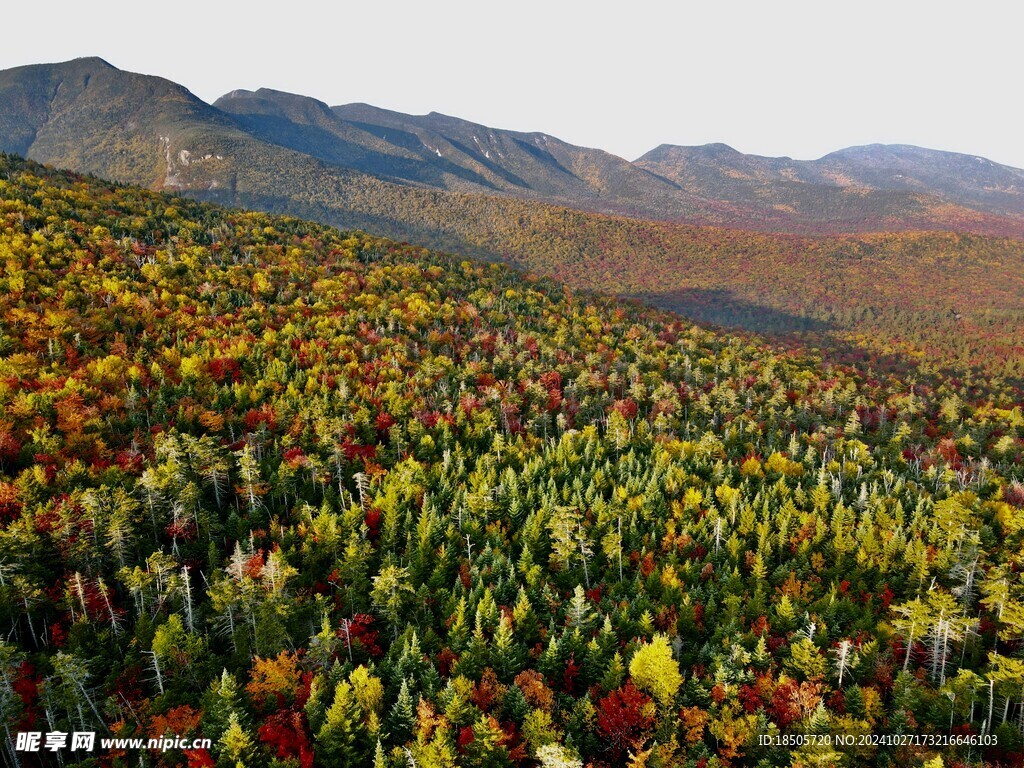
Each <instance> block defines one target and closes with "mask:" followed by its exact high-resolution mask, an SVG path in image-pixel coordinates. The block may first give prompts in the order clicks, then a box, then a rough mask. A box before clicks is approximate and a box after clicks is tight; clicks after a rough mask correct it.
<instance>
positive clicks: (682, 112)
mask: <svg viewBox="0 0 1024 768" xmlns="http://www.w3.org/2000/svg"><path fill="white" fill-rule="evenodd" d="M1014 5H1015V4H1013V3H1007V2H1005V0H1000V2H985V1H980V2H979V0H975V1H974V2H972V3H970V4H967V3H963V4H957V5H956V6H955V7H954V6H952V4H950V7H948V8H947V7H945V6H946V4H945V3H943V2H938V1H935V0H933V1H932V2H916V1H912V2H907V1H902V0H888V2H875V0H859V2H855V3H854V2H846V3H840V2H837V0H831V1H830V0H815V1H814V2H789V1H786V0H782V1H776V2H769V1H767V0H761V1H760V2H728V1H726V2H721V1H718V2H716V1H715V0H705V2H701V3H690V2H675V3H673V2H670V1H669V2H666V1H665V0H662V1H661V2H646V0H626V1H625V2H618V3H614V4H612V3H605V2H600V1H599V0H598V1H595V0H592V1H591V2H577V1H575V0H571V1H569V2H566V1H563V0H546V1H545V2H537V1H536V0H519V1H518V2H505V3H495V2H487V0H481V1H478V2H415V3H414V2H379V1H378V2H373V1H372V0H363V1H362V2H344V0H342V1H341V2H334V3H331V2H328V0H321V2H307V1H306V0H291V1H290V2H287V3H275V4H274V5H273V6H272V7H270V8H262V9H261V8H260V7H259V6H256V5H254V4H252V3H239V2H219V1H218V0H205V2H196V1H195V0H175V1H174V2H165V3H148V2H144V1H143V2H140V1H139V0H134V2H113V1H109V0H108V1H103V0H98V1H97V0H93V1H92V2H76V3H66V2H62V3H42V2H35V3H17V4H10V5H9V6H8V7H6V8H5V9H4V27H5V34H4V36H3V38H4V39H3V45H2V46H0V68H3V69H6V68H8V67H13V66H18V65H21V64H29V63H38V62H44V61H62V60H65V59H70V58H75V57H78V56H89V55H95V56H102V57H103V58H105V59H107V60H108V61H109V62H110V63H112V64H114V65H115V66H117V67H120V68H122V69H128V70H133V71H137V72H144V73H147V74H154V75H160V76H163V77H166V78H169V79H171V80H174V81H176V82H179V83H181V84H182V85H185V86H186V87H188V88H189V89H190V90H192V91H193V92H194V93H195V94H196V95H198V96H199V97H201V98H203V99H205V100H207V101H213V100H214V99H216V98H217V97H218V96H220V95H222V94H223V93H226V92H227V91H229V90H233V89H235V88H248V89H254V88H258V87H261V86H265V87H270V88H277V89H280V90H286V91H292V92H297V93H303V94H306V95H309V96H315V97H317V98H319V99H322V100H323V101H326V102H328V103H329V104H342V103H348V102H354V101H365V102H369V103H371V104H376V105H378V106H382V107H387V108H391V109H396V110H400V111H402V112H411V113H424V112H430V111H438V112H444V113H447V114H453V115H457V116H459V117H464V118H467V119H470V120H475V121H477V122H480V123H484V124H487V125H491V126H494V127H499V128H511V129H517V130H526V131H533V130H537V131H544V132H547V133H550V134H553V135H555V136H558V137H560V138H562V139H565V140H566V141H569V142H572V143H574V144H582V145H585V146H593V147H601V148H604V149H607V150H609V151H611V152H615V153H616V154H619V155H622V156H624V157H626V158H628V159H631V160H632V159H634V158H635V157H637V156H638V155H640V154H642V153H644V152H646V151H647V150H649V149H651V148H653V147H655V146H657V145H658V144H661V143H672V144H703V143H707V142H712V141H723V142H726V143H727V144H730V145H732V146H734V147H736V148H737V149H739V150H741V151H744V152H753V153H758V154H766V155H790V156H792V157H796V158H801V159H806V158H813V157H819V156H820V155H822V154H825V153H827V152H829V151H832V150H834V149H838V148H840V147H844V146H849V145H852V144H867V143H872V142H886V143H907V144H919V145H922V146H926V147H933V148H937V149H948V150H955V151H960V152H968V153H971V154H978V155H985V156H987V157H989V158H991V159H993V160H996V161H999V162H1003V163H1007V164H1010V165H1016V166H1019V167H1024V131H1022V127H1021V118H1022V117H1024V106H1022V98H1021V80H1020V76H1021V74H1022V71H1024V67H1022V58H1021V51H1022V46H1021V30H1022V29H1024V26H1022V23H1021V22H1022V21H1024V19H1022V18H1021V12H1020V11H1015V10H1014V9H1013V6H1014Z"/></svg>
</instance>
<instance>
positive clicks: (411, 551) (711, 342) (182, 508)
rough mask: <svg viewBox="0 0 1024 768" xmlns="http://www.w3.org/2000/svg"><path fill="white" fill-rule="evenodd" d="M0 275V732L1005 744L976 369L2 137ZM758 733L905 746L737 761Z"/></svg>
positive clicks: (928, 750)
mask: <svg viewBox="0 0 1024 768" xmlns="http://www.w3.org/2000/svg"><path fill="white" fill-rule="evenodd" d="M0 264H2V265H3V272H2V275H0V408H2V411H0V629H2V633H3V638H4V639H3V641H2V642H0V707H2V718H0V719H2V720H3V722H4V724H5V726H6V729H7V734H10V733H12V732H14V731H17V730H38V731H50V730H58V729H59V730H63V731H73V730H96V731H98V732H99V733H100V734H101V735H106V734H118V735H145V736H147V737H148V736H151V735H152V736H158V735H163V734H165V733H171V734H174V735H181V736H194V735H203V736H205V737H208V738H210V739H212V741H213V746H212V748H211V749H210V750H208V751H207V750H197V751H191V752H189V753H187V754H183V753H181V752H174V751H171V752H167V753H165V754H163V755H160V754H151V755H146V756H145V761H146V762H145V764H146V765H186V764H187V765H192V766H231V767H232V768H235V767H237V766H248V767H249V768H257V767H260V766H277V767H278V768H283V767H284V766H289V767H290V768H295V767H296V766H298V767H301V768H308V767H309V766H324V767H325V768H326V767H327V766H331V767H332V768H333V767H335V766H369V765H373V766H375V768H381V767H390V768H399V766H402V767H403V768H404V767H405V766H411V765H416V766H418V767H419V768H442V767H446V766H537V765H541V766H546V767H548V768H554V767H555V766H577V767H581V766H583V765H589V766H594V767H595V768H599V767H600V766H613V765H614V766H620V765H632V766H680V767H681V766H687V768H690V767H692V766H701V767H702V768H707V767H708V766H740V765H763V766H785V765H848V766H860V765H893V764H900V765H904V766H916V765H922V764H924V763H925V762H926V761H927V764H928V765H929V766H936V765H954V764H969V765H979V764H982V763H983V762H987V764H989V765H996V764H1001V765H1019V764H1020V762H1021V757H1022V727H1024V689H1022V688H1024V686H1022V680H1024V660H1022V658H1021V650H1022V648H1024V586H1022V583H1021V579H1020V571H1021V569H1022V567H1024V484H1022V479H1024V478H1022V477H1021V475H1022V449H1024V442H1022V438H1024V416H1022V412H1021V397H1020V392H1019V391H1016V390H1012V389H1009V388H1006V389H1003V386H1002V385H1001V384H1000V383H999V382H998V380H994V381H993V382H990V383H987V384H986V385H984V386H982V385H978V384H971V383H968V382H966V381H963V380H957V379H949V378H939V377H935V376H931V375H929V373H928V370H927V369H923V370H917V372H916V373H915V372H913V369H912V372H910V373H907V374H906V375H904V376H901V377H899V378H892V379H889V378H885V377H878V378H867V377H864V376H862V375H861V374H859V373H857V372H856V371H855V370H854V369H848V368H845V367H842V366H837V365H827V364H825V363H824V362H823V361H822V360H820V359H817V358H815V357H813V356H809V355H798V354H795V353H785V352H782V351H773V349H771V348H770V347H769V346H768V345H766V344H765V343H764V342H763V341H760V340H758V339H757V338H754V337H744V336H731V335H725V334H715V333H711V332H708V331H706V330H702V329H701V328H699V327H695V326H692V325H691V324H690V323H688V322H685V321H683V320H681V319H680V318H679V317H678V316H676V315H672V314H669V313H665V312H661V311H658V310H654V309H648V308H643V307H640V306H636V305H631V304H623V303H620V302H618V301H616V300H614V299H611V298H603V297H601V296H598V295H591V294H586V293H580V292H576V291H574V290H570V289H568V288H565V287H562V286H561V285H559V284H556V283H554V282H552V281H549V280H546V279H534V278H528V277H524V276H523V275H521V274H519V273H517V272H515V271H513V270H512V269H510V268H509V267H507V266H503V265H498V264H487V263H481V262H477V261H471V260H462V259H459V258H453V257H449V256H445V255H443V254H439V253H434V252H430V251H426V250H423V249H420V248H414V247H409V246H403V245H397V244H395V243H394V242H391V241H388V240H384V239H380V238H376V237H373V236H369V235H364V234H354V233H346V232H339V231H337V230H333V229H330V228H327V227H324V226H321V225H316V224H311V223H307V222H304V221H301V220H298V219H293V218H282V217H275V216H270V215H266V214H261V213H248V212H239V211H230V210H223V209H219V208H216V207H212V206H208V205H203V204H200V203H197V202H193V201H190V200H187V199H184V198H178V197H170V196H166V195H161V194H157V193H153V192H148V191H144V190H141V189H137V188H131V187H120V186H116V185H113V184H110V183H107V182H102V181H98V180H96V179H92V178H82V177H78V176H75V175H72V174H68V173H59V172H54V171H47V170H44V169H43V168H41V167H40V166H37V165H34V164H32V163H26V162H25V161H22V160H19V159H16V158H12V157H3V158H2V159H0ZM797 734H819V735H822V734H853V735H857V734H878V735H893V734H896V735H899V734H904V735H906V734H909V735H916V736H921V737H926V736H934V737H936V738H939V737H941V738H946V739H947V742H945V743H943V742H933V743H932V744H928V743H926V742H925V741H924V740H923V738H922V740H920V741H919V742H918V743H916V744H913V743H911V744H905V745H903V746H898V747H892V746H871V745H861V746H855V747H853V748H849V749H844V750H841V751H840V750H836V749H834V748H828V747H826V746H823V745H816V746H805V747H800V748H797V749H791V748H788V747H784V746H778V745H776V746H761V745H760V742H759V737H761V736H770V737H781V736H787V735H797ZM968 736H973V737H984V740H985V741H987V742H989V743H990V744H991V743H992V742H997V743H996V744H995V745H994V746H987V747H984V748H982V747H979V746H973V747H972V746H967V745H964V746H956V744H957V740H958V739H959V740H960V741H961V742H962V741H965V740H966V737H968ZM3 738H4V739H5V740H6V744H5V759H6V760H8V762H13V761H14V760H15V759H16V758H15V753H14V752H13V751H12V750H11V743H10V740H9V736H7V735H5V736H3ZM949 739H951V740H952V744H950V743H949V741H948V740H949ZM32 757H42V758H47V757H49V755H46V754H43V755H41V756H39V755H37V756H28V757H26V756H25V755H21V761H22V762H21V764H22V765H30V764H31V763H29V762H27V760H28V759H29V758H32ZM937 759H940V760H939V762H936V760H937ZM942 761H945V762H942ZM139 762H140V758H139V756H137V755H134V754H121V755H104V756H103V757H102V759H99V757H98V756H97V759H96V761H95V764H96V765H115V766H129V765H131V766H136V765H139Z"/></svg>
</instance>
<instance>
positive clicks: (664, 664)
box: [629, 634, 683, 707]
mask: <svg viewBox="0 0 1024 768" xmlns="http://www.w3.org/2000/svg"><path fill="white" fill-rule="evenodd" d="M629 674H630V677H632V678H633V682H634V683H635V684H636V686H637V688H640V689H641V690H643V691H646V692H647V693H649V694H651V696H653V697H654V698H655V700H656V701H657V702H658V703H659V704H660V705H661V706H663V707H668V706H669V705H670V704H671V703H672V700H673V699H674V698H675V695H676V692H677V691H678V690H679V686H681V685H682V684H683V676H682V675H681V674H680V672H679V664H678V663H677V662H676V660H675V659H674V658H673V657H672V646H671V645H669V642H668V637H666V636H665V635H662V634H657V635H655V636H654V637H653V638H652V639H651V642H649V643H646V644H644V645H641V646H640V647H639V648H637V650H636V652H635V653H634V654H633V658H632V659H631V660H630V662H629Z"/></svg>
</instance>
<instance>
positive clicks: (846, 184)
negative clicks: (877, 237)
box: [635, 144, 1024, 217]
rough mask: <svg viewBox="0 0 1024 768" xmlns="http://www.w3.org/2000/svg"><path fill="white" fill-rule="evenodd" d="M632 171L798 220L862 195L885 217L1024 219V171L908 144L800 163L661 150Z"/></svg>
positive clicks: (731, 152) (728, 151) (712, 151)
mask: <svg viewBox="0 0 1024 768" xmlns="http://www.w3.org/2000/svg"><path fill="white" fill-rule="evenodd" d="M635 165H637V166H639V167H641V168H644V169H646V170H648V171H650V172H651V173H654V174H657V175H659V176H663V177H664V178H666V179H670V180H671V181H673V182H674V183H676V184H677V185H679V187H680V188H681V189H684V190H686V191H688V192H689V193H691V194H693V195H696V196H701V197H707V198H713V199H717V200H722V201H728V202H731V203H734V204H737V205H740V206H747V207H750V208H756V207H759V206H760V207H761V208H763V209H766V210H767V209H768V208H774V209H776V210H782V211H788V212H793V213H795V214H797V215H800V214H803V213H805V212H806V211H811V212H814V211H815V210H819V211H824V210H828V209H829V208H830V207H833V206H837V205H838V207H839V209H840V210H841V209H842V207H843V201H844V199H847V198H858V197H860V198H864V197H865V196H870V197H874V198H876V199H877V201H878V203H879V204H880V205H882V206H883V208H882V209H881V210H887V211H888V212H889V213H892V212H896V211H898V210H899V209H900V207H902V206H905V207H906V210H907V212H908V213H910V212H912V211H914V207H915V205H914V204H915V203H916V205H917V206H918V207H920V208H921V209H923V210H927V209H928V208H929V206H931V207H933V208H934V207H936V205H937V204H941V207H942V208H947V209H948V207H949V206H960V207H966V208H971V209H973V210H976V211H978V212H982V213H986V214H990V215H994V216H1014V217H1019V216H1022V215H1024V171H1022V170H1020V169H1017V168H1011V167H1009V166H1005V165H999V164H998V163H993V162H992V161H991V160H987V159H985V158H982V157H976V156H973V155H963V154H958V153H954V152H941V151H937V150H931V149H922V148H921V147H913V146H907V145H883V144H873V145H869V146H863V147H850V148H847V149H843V150H840V151H838V152H833V153H831V154H829V155H826V156H825V157H822V158H820V159H818V160H809V161H801V160H793V159H791V158H788V157H760V156H757V155H745V154H743V153H741V152H738V151H736V150H735V149H733V148H732V147H729V146H727V145H725V144H708V145H705V146H700V147H680V146H673V145H669V144H663V145H662V146H660V147H657V148H656V149H653V150H651V151H650V152H648V153H647V154H645V155H643V156H642V157H640V158H639V159H638V160H637V161H636V163H635ZM886 201H887V202H886ZM837 212H838V211H837ZM947 212H949V211H947Z"/></svg>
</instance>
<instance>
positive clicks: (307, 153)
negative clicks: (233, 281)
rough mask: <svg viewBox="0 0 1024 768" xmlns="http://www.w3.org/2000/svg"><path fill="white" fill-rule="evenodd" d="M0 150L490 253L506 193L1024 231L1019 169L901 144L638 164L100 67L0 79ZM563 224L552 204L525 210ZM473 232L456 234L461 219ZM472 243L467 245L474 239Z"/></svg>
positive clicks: (778, 227) (692, 150)
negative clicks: (493, 223) (209, 97)
mask: <svg viewBox="0 0 1024 768" xmlns="http://www.w3.org/2000/svg"><path fill="white" fill-rule="evenodd" d="M0 149H2V150H3V151H7V152H11V153H16V154H20V155H24V156H27V157H29V158H32V159H34V160H38V161H41V162H44V163H50V164H54V165H59V166H63V167H68V168H72V169H75V170H79V171H88V172H93V173H96V174H98V175H101V176H105V177H108V178H113V179H116V180H121V181H126V182H132V183H137V184H142V185H145V186H149V187H152V188H157V189H170V190H179V191H182V192H185V193H187V194H190V195H193V196H196V197H201V198H205V199H214V200H218V201H221V202H228V203H238V204H243V205H249V206H252V207H259V208H266V209H270V210H279V211H289V212H292V213H296V214H299V215H305V216H311V217H314V218H319V219H323V220H326V221H329V222H331V223H335V224H339V225H342V226H353V227H363V228H369V229H372V230H374V231H377V232H380V233H382V234H387V235H391V236H396V237H404V238H406V239H411V240H417V241H421V242H425V243H429V244H431V245H440V246H447V247H452V246H456V247H462V248H470V249H472V248H475V247H482V248H484V249H485V250H487V249H488V247H489V246H488V245H486V240H487V237H486V232H485V230H486V229H487V226H488V224H487V221H489V220H491V219H493V217H494V216H500V217H508V216H523V215H525V214H524V213H523V208H522V207H521V206H520V205H516V204H513V203H510V202H509V199H510V198H512V199H518V200H526V201H530V202H533V203H543V204H546V205H549V206H556V207H557V206H564V207H569V208H573V209H577V210H581V211H588V212H597V213H602V214H612V215H619V216H629V217H634V218H641V219H652V220H660V221H666V222H674V223H689V224H703V225H707V224H711V225H725V226H731V227H738V228H746V229H757V230H766V231H778V232H793V233H803V234H808V233H838V232H864V231H899V230H910V229H925V230H927V229H931V230H956V231H969V232H976V233H983V234H992V235H1008V236H1013V237H1024V171H1022V170H1019V169H1016V168H1010V167H1008V166H1004V165H999V164H997V163H994V162H991V161H989V160H986V159H984V158H980V157H974V156H970V155H961V154H955V153H950V152H939V151H935V150H927V149H921V148H918V147H911V146H902V145H885V146H883V145H872V146H866V147H854V148H849V149H844V150H841V151H839V152H835V153H832V154H830V155H827V156H825V157H823V158H821V159H819V160H814V161H797V160H791V159H789V158H767V157H758V156H753V155H745V154H742V153H740V152H737V151H736V150H734V149H732V148H730V147H728V146H725V145H722V144H710V145H706V146H701V147H679V146H671V145H662V146H660V147H658V148H656V149H653V150H652V151H650V152H648V153H647V154H645V155H644V156H643V157H641V158H639V159H638V160H636V161H635V162H629V161H627V160H625V159H623V158H620V157H617V156H615V155H613V154H610V153H608V152H604V151H602V150H597V149H587V148H583V147H577V146H573V145H571V144H568V143H566V142H564V141H561V140H559V139H557V138H555V137H553V136H550V135H547V134H543V133H519V132H515V131H506V130H499V129H496V128H489V127H486V126H483V125H479V124H476V123H472V122H469V121H466V120H461V119H458V118H455V117H448V116H445V115H440V114H437V113H431V114H429V115H422V116H417V115H405V114H401V113H398V112H391V111H388V110H384V109H379V108H376V107H372V106H369V105H366V104H349V105H345V106H337V107H330V106H328V105H327V104H325V103H323V102H321V101H317V100H316V99H312V98H308V97H305V96H298V95H294V94H288V93H282V92H279V91H272V90H267V89H260V90H258V91H243V90H239V91H233V92H231V93H229V94H226V95H225V96H223V97H222V98H220V99H218V100H217V101H216V102H215V103H214V104H213V105H210V104H206V103H205V102H203V101H202V100H200V99H198V98H197V97H195V96H194V95H193V94H192V93H190V92H189V91H188V90H187V89H186V88H184V87H182V86H180V85H177V84H175V83H172V82H170V81H168V80H164V79H162V78H159V77H152V76H146V75H138V74H133V73H128V72H123V71H121V70H119V69H116V68H115V67H113V66H111V65H110V64H108V63H107V62H105V61H103V60H102V59H97V58H88V59H77V60H74V61H70V62H66V63H62V64H51V65H33V66H27V67H20V68H17V69H11V70H7V71H4V72H0ZM537 210H542V211H545V213H544V215H545V216H549V215H556V214H557V208H542V209H531V211H530V213H529V216H530V217H532V216H534V215H536V211H537ZM455 218H461V219H462V221H460V222H458V223H453V219H455ZM467 232H468V233H469V235H467Z"/></svg>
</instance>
